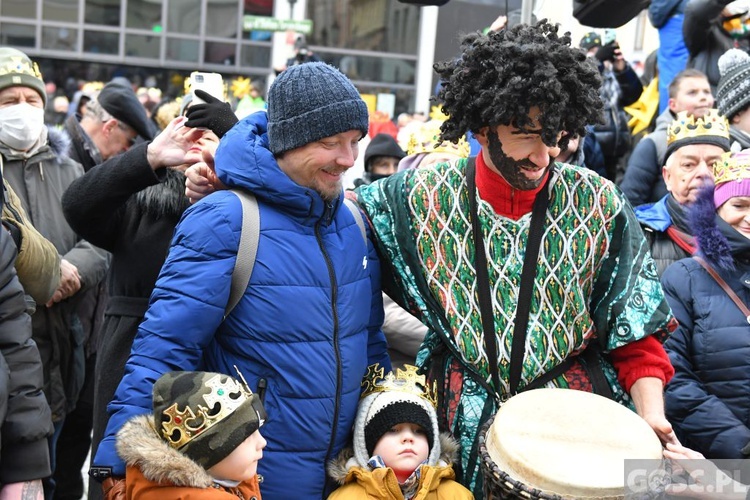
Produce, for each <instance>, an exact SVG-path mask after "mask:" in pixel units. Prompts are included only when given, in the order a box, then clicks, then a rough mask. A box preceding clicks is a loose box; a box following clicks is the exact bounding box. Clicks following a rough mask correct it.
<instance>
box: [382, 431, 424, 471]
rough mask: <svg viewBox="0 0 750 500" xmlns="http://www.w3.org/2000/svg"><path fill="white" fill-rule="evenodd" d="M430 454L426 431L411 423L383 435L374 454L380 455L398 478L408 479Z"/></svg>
mask: <svg viewBox="0 0 750 500" xmlns="http://www.w3.org/2000/svg"><path fill="white" fill-rule="evenodd" d="M429 452H430V446H429V443H428V442H427V434H425V432H424V429H422V427H421V426H419V425H417V424H410V423H403V424H398V425H395V426H393V427H392V428H391V430H389V431H388V432H386V433H385V434H383V436H382V437H381V438H380V440H379V441H378V443H377V444H376V445H375V450H373V454H374V455H380V458H382V459H383V462H385V465H386V466H388V467H390V468H391V469H393V470H394V472H396V475H397V476H400V475H404V474H405V475H406V477H408V475H409V474H411V473H412V472H413V471H414V470H415V469H416V468H417V467H418V466H419V464H421V463H422V462H424V461H425V460H426V459H427V456H428V455H429Z"/></svg>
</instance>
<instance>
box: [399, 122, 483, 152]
mask: <svg viewBox="0 0 750 500" xmlns="http://www.w3.org/2000/svg"><path fill="white" fill-rule="evenodd" d="M442 123H443V122H441V121H439V120H430V121H428V122H425V123H424V124H422V125H420V126H419V128H417V129H416V130H415V131H414V132H412V133H411V135H410V136H409V141H408V142H407V143H406V154H407V155H409V156H411V155H413V154H418V153H452V154H454V155H457V156H459V157H460V158H468V157H469V151H470V147H469V143H468V142H467V141H466V139H464V138H463V137H462V138H461V139H459V140H458V142H457V143H456V142H451V141H442V142H441V141H440V125H441V124H442Z"/></svg>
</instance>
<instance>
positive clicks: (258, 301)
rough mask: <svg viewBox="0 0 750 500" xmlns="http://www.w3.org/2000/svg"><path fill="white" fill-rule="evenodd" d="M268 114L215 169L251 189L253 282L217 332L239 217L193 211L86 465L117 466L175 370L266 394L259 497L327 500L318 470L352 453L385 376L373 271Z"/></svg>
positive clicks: (208, 209) (246, 128) (373, 260)
mask: <svg viewBox="0 0 750 500" xmlns="http://www.w3.org/2000/svg"><path fill="white" fill-rule="evenodd" d="M266 125H267V118H266V114H265V112H259V113H256V114H253V115H250V116H248V117H247V118H245V119H244V120H242V121H241V122H239V123H238V124H237V125H235V127H234V128H233V129H232V130H231V131H230V132H229V133H228V134H227V135H226V136H225V137H224V139H223V140H222V141H221V144H220V146H219V149H218V151H217V153H216V171H217V174H218V176H219V177H220V179H221V180H222V182H223V183H224V184H226V185H227V186H229V187H240V188H244V189H247V190H249V191H251V192H253V193H254V194H255V196H256V198H257V199H258V203H259V207H260V226H261V235H260V240H259V244H258V253H257V258H256V262H255V267H254V269H253V274H252V277H251V279H250V285H249V287H248V289H247V291H246V292H245V295H244V296H243V297H242V299H241V300H240V302H239V303H238V305H237V306H236V307H235V309H234V310H233V311H232V313H231V315H230V316H229V317H228V318H227V319H226V321H223V322H222V316H223V312H224V308H225V306H226V304H227V301H228V298H229V291H230V281H231V275H232V269H233V267H234V264H235V260H236V253H237V247H238V244H239V237H240V233H241V230H240V227H241V221H242V208H241V204H240V201H239V199H238V198H237V197H236V196H235V195H234V194H233V193H231V192H228V191H221V192H217V193H214V194H212V195H211V196H208V197H206V198H204V199H203V200H201V201H200V202H198V203H196V204H195V205H193V206H192V207H191V208H190V209H188V210H187V212H186V213H185V215H184V216H183V219H182V221H181V222H180V223H179V225H178V226H177V228H176V230H175V235H174V238H173V240H172V246H171V248H170V251H169V256H168V258H167V260H166V262H165V264H164V267H163V268H162V270H161V274H160V275H159V278H158V280H157V283H156V287H155V289H154V292H153V294H152V295H151V299H150V305H149V309H148V312H147V313H146V316H145V319H144V322H143V323H142V324H141V326H140V328H139V330H138V335H137V337H136V339H135V342H134V344H133V350H132V353H131V356H130V359H129V361H128V364H127V366H126V368H125V376H124V378H123V380H122V382H121V383H120V386H119V388H118V390H117V393H116V395H115V398H114V400H113V401H112V402H111V403H110V405H109V413H110V421H109V426H108V428H107V435H106V438H105V439H104V441H102V443H101V445H100V447H99V449H98V451H97V454H96V458H95V461H94V464H95V465H96V466H100V465H109V466H114V469H113V472H114V473H115V474H122V473H123V472H124V467H123V464H122V463H121V461H120V460H119V459H118V457H117V456H116V453H115V449H114V435H115V433H116V432H117V430H118V429H119V428H120V427H121V426H122V425H123V424H124V423H125V421H126V420H128V419H129V418H131V417H132V416H134V415H136V414H141V413H144V412H149V411H150V410H151V387H152V384H153V382H154V381H155V380H156V379H157V378H158V377H159V375H161V374H162V373H164V372H167V371H170V370H195V369H202V370H207V371H218V372H223V373H227V374H235V370H234V368H233V365H237V367H238V368H239V369H240V370H241V371H242V373H243V375H244V377H245V378H246V379H247V381H248V383H249V385H250V387H251V388H252V389H253V390H255V391H256V392H258V393H260V394H261V395H262V398H263V400H264V402H265V408H266V411H267V413H268V421H267V422H266V424H265V425H264V426H263V428H262V429H261V433H262V434H263V435H264V437H265V438H266V440H267V441H268V446H267V448H266V449H265V451H264V457H263V459H262V460H261V462H260V465H259V469H258V472H259V473H260V474H261V475H263V477H264V482H263V498H264V499H266V500H268V499H271V500H272V499H276V498H279V499H280V498H325V496H326V492H324V490H325V483H326V473H325V464H326V462H327V461H328V460H330V459H333V458H335V457H336V455H337V454H338V453H339V451H340V450H341V449H342V448H343V447H344V446H345V445H347V444H348V438H349V434H350V431H351V428H352V426H353V423H354V417H355V414H356V409H357V402H358V399H359V394H360V382H361V379H362V376H363V375H364V374H365V371H366V367H367V366H368V365H369V364H371V363H374V362H380V363H381V364H383V365H385V366H386V367H387V368H388V369H390V362H389V361H388V358H387V353H386V342H385V338H384V336H383V334H382V332H381V330H380V326H381V324H382V320H383V308H382V299H381V294H380V267H379V263H378V260H377V257H376V254H375V250H374V247H373V246H372V244H371V243H370V242H369V240H368V241H367V242H365V240H364V239H363V238H362V233H361V231H360V229H359V226H357V224H356V222H355V220H354V217H353V216H352V214H351V212H349V210H347V209H346V207H344V206H343V195H342V196H340V197H339V199H338V200H336V201H335V202H333V203H326V202H324V201H323V199H322V198H321V197H320V196H319V195H318V194H317V193H316V192H314V191H312V190H311V189H308V188H304V187H302V186H300V185H298V184H296V183H294V182H293V181H292V180H291V179H290V178H289V177H288V176H287V175H285V174H284V173H283V172H282V171H281V170H280V169H279V166H278V164H277V163H276V160H275V159H274V157H273V155H272V154H271V152H270V151H269V150H268V137H267V135H266Z"/></svg>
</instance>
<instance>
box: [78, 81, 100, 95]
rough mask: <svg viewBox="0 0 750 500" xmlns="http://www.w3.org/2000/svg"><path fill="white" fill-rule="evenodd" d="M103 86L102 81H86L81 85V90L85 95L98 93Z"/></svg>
mask: <svg viewBox="0 0 750 500" xmlns="http://www.w3.org/2000/svg"><path fill="white" fill-rule="evenodd" d="M103 88H104V82H86V83H84V84H83V86H82V87H81V91H82V92H83V93H84V94H86V95H89V96H91V95H93V94H98V93H99V92H100V91H101V90H102V89H103Z"/></svg>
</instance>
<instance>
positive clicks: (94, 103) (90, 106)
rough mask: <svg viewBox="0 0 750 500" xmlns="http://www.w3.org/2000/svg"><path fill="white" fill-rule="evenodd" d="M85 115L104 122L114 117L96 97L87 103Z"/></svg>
mask: <svg viewBox="0 0 750 500" xmlns="http://www.w3.org/2000/svg"><path fill="white" fill-rule="evenodd" d="M83 116H84V117H89V118H92V119H94V120H97V121H99V122H102V123H104V122H107V121H109V120H111V119H112V118H114V117H113V116H112V115H110V114H109V113H108V112H107V110H106V109H104V107H102V105H101V104H99V101H98V100H97V99H96V98H94V99H91V100H90V101H89V102H87V103H86V111H85V113H84V115H83Z"/></svg>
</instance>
